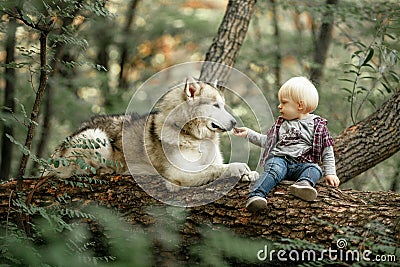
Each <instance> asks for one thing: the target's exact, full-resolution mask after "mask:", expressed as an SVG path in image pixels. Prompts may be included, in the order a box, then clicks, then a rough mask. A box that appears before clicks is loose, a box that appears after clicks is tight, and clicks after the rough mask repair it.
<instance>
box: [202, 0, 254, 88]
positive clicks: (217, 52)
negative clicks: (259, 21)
mask: <svg viewBox="0 0 400 267" xmlns="http://www.w3.org/2000/svg"><path fill="white" fill-rule="evenodd" d="M256 2H257V1H256V0H245V1H243V0H240V1H239V0H230V1H229V3H228V6H227V8H226V11H225V15H224V18H223V19H222V22H221V25H220V26H219V29H218V33H217V35H216V37H215V38H214V39H213V42H212V44H211V46H210V48H209V49H208V51H207V53H206V57H205V59H204V61H209V62H215V63H220V64H223V65H220V64H207V63H205V64H203V66H202V70H201V74H200V80H204V81H214V80H216V79H217V80H219V81H221V83H222V84H223V83H224V81H227V77H228V76H229V68H226V67H224V65H226V66H229V67H233V65H234V63H235V61H236V58H237V55H238V53H239V50H240V47H241V46H242V44H243V41H244V38H245V37H246V33H247V29H248V27H249V23H250V19H251V17H252V15H253V12H254V7H255V4H256Z"/></svg>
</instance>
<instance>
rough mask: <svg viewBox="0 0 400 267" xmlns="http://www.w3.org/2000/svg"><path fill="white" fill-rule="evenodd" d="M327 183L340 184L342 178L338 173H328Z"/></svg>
mask: <svg viewBox="0 0 400 267" xmlns="http://www.w3.org/2000/svg"><path fill="white" fill-rule="evenodd" d="M325 183H326V184H327V185H331V186H339V184H340V180H339V177H337V176H336V175H332V174H328V175H327V176H325Z"/></svg>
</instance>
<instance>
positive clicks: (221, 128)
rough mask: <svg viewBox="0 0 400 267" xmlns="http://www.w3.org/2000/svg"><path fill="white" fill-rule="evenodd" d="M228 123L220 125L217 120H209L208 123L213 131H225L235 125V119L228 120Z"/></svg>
mask: <svg viewBox="0 0 400 267" xmlns="http://www.w3.org/2000/svg"><path fill="white" fill-rule="evenodd" d="M227 124H228V125H227V126H226V127H224V126H222V125H221V124H219V123H218V122H211V124H210V127H209V128H210V130H213V131H219V132H226V131H230V130H232V129H233V127H235V125H236V120H230V122H229V123H227Z"/></svg>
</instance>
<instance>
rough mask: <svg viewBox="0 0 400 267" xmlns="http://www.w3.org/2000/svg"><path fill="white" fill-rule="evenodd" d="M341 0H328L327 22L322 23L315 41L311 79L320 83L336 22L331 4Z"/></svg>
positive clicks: (325, 15)
mask: <svg viewBox="0 0 400 267" xmlns="http://www.w3.org/2000/svg"><path fill="white" fill-rule="evenodd" d="M338 2H339V0H327V1H326V6H327V8H329V9H328V11H327V12H326V13H325V14H323V16H324V17H325V18H326V20H327V21H326V22H324V23H322V25H321V28H320V30H319V35H318V39H317V40H316V42H315V50H314V63H313V64H314V65H313V66H312V67H311V70H310V80H312V81H313V82H315V83H319V81H320V79H321V77H322V73H323V69H324V66H325V61H326V56H327V54H328V49H329V45H330V44H331V41H332V31H333V22H334V18H333V17H334V10H333V9H331V6H334V5H337V4H338Z"/></svg>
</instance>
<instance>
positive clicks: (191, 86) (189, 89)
mask: <svg viewBox="0 0 400 267" xmlns="http://www.w3.org/2000/svg"><path fill="white" fill-rule="evenodd" d="M198 90H200V85H199V84H198V82H197V81H195V79H194V78H193V77H190V78H188V79H186V83H185V94H186V96H187V97H188V98H189V99H191V100H193V99H194V95H195V94H196V92H197V91H198Z"/></svg>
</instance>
